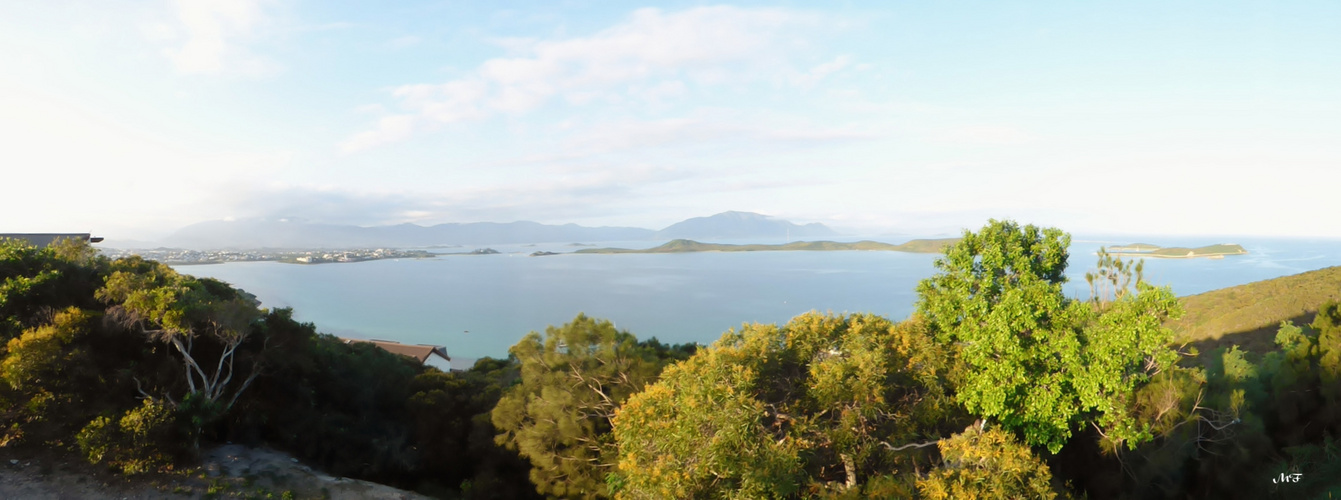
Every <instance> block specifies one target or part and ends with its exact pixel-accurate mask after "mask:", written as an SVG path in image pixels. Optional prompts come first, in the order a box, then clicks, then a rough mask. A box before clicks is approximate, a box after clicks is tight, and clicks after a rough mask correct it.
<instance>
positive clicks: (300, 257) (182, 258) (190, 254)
mask: <svg viewBox="0 0 1341 500" xmlns="http://www.w3.org/2000/svg"><path fill="white" fill-rule="evenodd" d="M102 253H103V254H104V255H107V256H108V257H110V258H113V259H115V258H120V257H129V256H131V255H139V256H140V257H144V258H146V259H151V260H156V261H159V262H163V263H165V264H170V265H194V264H222V263H224V262H260V261H276V262H285V263H289V264H326V263H333V262H362V261H368V260H379V259H417V258H426V257H433V256H434V254H433V253H430V252H427V251H424V250H399V249H394V248H371V249H351V250H203V251H202V250H184V249H179V248H157V249H152V250H144V249H137V250H122V249H110V248H104V249H102Z"/></svg>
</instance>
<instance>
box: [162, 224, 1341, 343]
mask: <svg viewBox="0 0 1341 500" xmlns="http://www.w3.org/2000/svg"><path fill="white" fill-rule="evenodd" d="M1134 241H1141V242H1146V243H1154V244H1162V245H1174V244H1179V245H1181V246H1200V245H1206V244H1211V243H1218V242H1219V241H1213V240H1206V241H1202V240H1182V241H1170V240H1167V239H1163V238H1145V239H1142V238H1131V237H1123V238H1122V239H1120V240H1100V239H1082V238H1078V239H1077V240H1076V241H1074V242H1073V245H1072V247H1071V259H1070V269H1069V272H1068V275H1069V276H1070V278H1071V282H1070V283H1069V284H1068V292H1069V293H1070V294H1071V295H1073V296H1078V297H1087V296H1088V294H1089V289H1088V285H1086V283H1085V280H1084V273H1085V271H1086V270H1088V269H1090V268H1092V267H1093V266H1094V261H1095V257H1094V255H1093V254H1094V252H1095V251H1096V250H1097V249H1098V248H1099V247H1100V246H1102V245H1106V244H1122V243H1131V242H1134ZM1232 241H1234V242H1237V243H1240V244H1242V245H1243V246H1244V247H1245V248H1247V249H1248V251H1249V252H1250V254H1249V255H1243V256H1234V257H1227V258H1225V259H1222V260H1213V259H1186V260H1184V259H1151V260H1147V261H1146V266H1145V267H1146V273H1145V274H1146V278H1147V281H1150V282H1151V283H1154V284H1157V285H1169V286H1171V287H1172V288H1173V291H1174V292H1175V293H1176V294H1178V295H1191V294H1196V293H1201V292H1205V291H1209V290H1214V289H1218V288H1224V287H1229V286H1234V285H1239V284H1244V283H1250V282H1253V281H1259V280H1264V279H1269V278H1275V277H1279V276H1285V275H1290V274H1296V273H1300V272H1304V271H1309V270H1313V269H1320V268H1324V267H1328V266H1335V265H1341V241H1335V240H1331V241H1328V240H1282V239H1273V240H1244V239H1241V238H1238V239H1233V240H1232ZM895 243H897V241H896V242H895ZM653 245H654V243H650V242H629V243H624V244H622V245H620V244H617V243H616V244H603V245H602V246H622V247H624V248H647V247H650V246H653ZM492 247H493V248H495V249H497V250H499V251H500V252H503V253H501V254H497V255H442V256H439V257H436V258H431V259H401V260H381V261H371V262H360V263H346V264H323V265H295V264H281V263H276V262H246V263H229V264H216V265H201V266H178V267H177V270H178V271H181V272H184V273H187V274H192V275H196V276H202V277H205V276H208V277H213V278H218V279H221V280H223V281H226V282H229V283H231V284H233V285H234V286H236V287H239V288H242V289H244V290H246V291H248V292H251V293H254V294H256V296H257V297H259V298H260V299H261V301H262V303H263V305H264V306H266V307H292V308H293V309H294V316H295V317H296V318H297V319H299V320H301V321H306V322H312V323H315V324H316V325H317V329H318V330H319V331H322V332H325V333H333V334H337V335H341V336H349V337H358V338H378V339H389V340H396V341H401V342H407V343H423V344H437V345H444V346H446V347H447V351H448V352H449V353H450V354H451V355H452V357H453V359H455V360H460V361H467V362H468V360H471V359H473V358H478V357H482V356H494V357H501V356H506V355H507V349H508V347H510V346H511V345H512V344H513V343H515V342H516V341H517V340H519V339H520V338H521V337H522V336H523V335H525V334H526V333H527V332H530V331H543V330H544V328H545V326H546V325H559V324H562V323H565V322H567V321H569V320H571V319H572V318H573V317H574V316H576V315H577V314H578V313H579V312H584V313H586V314H587V315H588V316H594V317H599V318H606V319H610V320H612V321H614V322H615V325H616V326H618V327H619V328H621V329H626V330H628V331H630V332H632V333H633V334H635V335H637V336H638V338H639V339H644V338H648V337H657V338H658V339H660V340H662V341H663V342H671V343H681V342H699V343H703V344H708V343H711V342H713V341H715V340H717V339H718V338H719V337H720V336H721V335H722V333H723V332H725V331H726V330H727V329H730V328H738V327H739V326H740V325H741V324H742V323H750V322H761V323H778V322H785V321H787V320H788V319H790V318H792V317H793V316H796V315H798V314H801V313H804V312H807V311H811V310H818V311H833V312H873V313H876V314H881V315H884V316H887V317H890V318H894V319H902V318H904V317H906V316H907V315H908V314H909V313H911V312H912V310H913V308H914V303H915V301H916V298H917V297H916V293H915V288H916V286H917V282H918V280H921V279H923V278H926V277H928V276H930V275H931V274H932V273H933V272H934V268H933V266H932V263H933V261H934V260H935V258H936V256H935V255H928V254H910V253H899V252H739V253H711V252H710V253H686V254H633V255H555V256H548V257H529V256H528V255H529V254H530V253H531V252H535V251H537V250H546V251H556V252H571V251H573V250H575V249H576V248H577V247H573V246H566V245H558V244H541V245H535V246H529V245H528V246H522V245H494V246H492ZM471 249H472V247H466V248H462V249H440V250H437V251H442V252H447V251H469V250H471ZM453 364H454V365H455V364H456V363H453Z"/></svg>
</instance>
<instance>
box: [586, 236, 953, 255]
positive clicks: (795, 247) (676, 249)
mask: <svg viewBox="0 0 1341 500" xmlns="http://www.w3.org/2000/svg"><path fill="white" fill-rule="evenodd" d="M955 241H958V239H956V238H947V239H934V240H912V241H909V242H907V243H903V244H900V245H892V244H889V243H881V242H878V241H858V242H855V243H840V242H836V241H794V242H791V243H787V244H783V245H760V244H755V245H727V244H723V243H700V242H697V241H694V240H684V239H679V240H671V241H669V242H667V243H666V244H664V245H661V246H657V247H653V248H648V249H643V250H630V249H627V248H584V249H581V250H578V251H575V252H573V253H684V252H768V251H789V250H790V251H836V250H884V251H892V252H912V253H939V252H940V251H941V250H942V249H944V248H945V247H946V246H948V245H950V244H951V243H953V242H955Z"/></svg>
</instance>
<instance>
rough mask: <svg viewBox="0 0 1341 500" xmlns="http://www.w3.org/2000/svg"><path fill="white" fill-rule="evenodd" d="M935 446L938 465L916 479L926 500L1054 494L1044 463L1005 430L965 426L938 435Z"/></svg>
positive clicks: (1049, 497) (1028, 496)
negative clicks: (938, 453)
mask: <svg viewBox="0 0 1341 500" xmlns="http://www.w3.org/2000/svg"><path fill="white" fill-rule="evenodd" d="M940 450H941V457H942V458H943V461H944V462H943V463H942V465H941V466H940V467H939V468H937V469H935V470H933V471H931V473H930V474H928V475H927V477H926V478H925V479H922V480H920V481H918V482H917V489H918V491H920V492H921V493H922V496H924V497H926V498H928V499H931V500H948V499H955V500H958V499H966V500H967V499H980V498H981V499H989V498H994V499H1008V498H1041V499H1048V500H1050V499H1052V498H1056V497H1057V493H1056V492H1055V491H1053V489H1052V485H1051V484H1050V483H1051V481H1052V472H1051V471H1049V470H1048V466H1047V464H1044V463H1043V462H1042V461H1041V460H1039V459H1038V457H1035V456H1034V454H1033V453H1032V452H1030V451H1029V447H1028V446H1024V445H1022V444H1020V443H1018V442H1017V441H1016V440H1015V437H1014V436H1012V435H1011V434H1010V433H1008V432H1003V431H1002V430H1000V429H987V430H985V431H984V430H982V429H981V428H979V427H978V426H970V427H969V428H967V429H965V430H964V432H962V433H960V434H956V435H955V436H953V437H950V438H948V439H943V440H941V441H940Z"/></svg>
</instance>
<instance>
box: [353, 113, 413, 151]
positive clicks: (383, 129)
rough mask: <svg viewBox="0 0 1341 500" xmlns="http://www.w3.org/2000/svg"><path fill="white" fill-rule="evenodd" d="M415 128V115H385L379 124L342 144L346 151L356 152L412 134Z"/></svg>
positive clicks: (378, 121)
mask: <svg viewBox="0 0 1341 500" xmlns="http://www.w3.org/2000/svg"><path fill="white" fill-rule="evenodd" d="M413 130H414V117H413V116H409V115H391V116H384V117H382V118H381V119H379V120H377V126H376V127H375V128H373V129H372V130H365V131H363V132H359V133H357V134H354V135H353V136H352V137H350V138H349V139H346V140H345V141H344V142H343V143H341V144H340V150H341V151H343V152H345V153H355V152H358V151H363V150H365V149H369V148H374V147H377V146H380V145H383V144H387V143H391V142H396V141H399V140H402V139H404V138H406V137H409V136H410V132H411V131H413Z"/></svg>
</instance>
